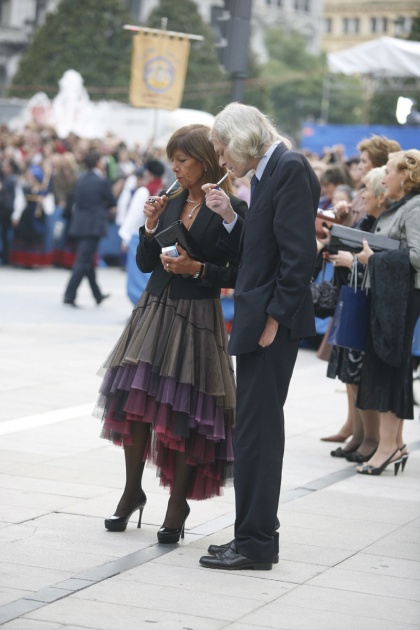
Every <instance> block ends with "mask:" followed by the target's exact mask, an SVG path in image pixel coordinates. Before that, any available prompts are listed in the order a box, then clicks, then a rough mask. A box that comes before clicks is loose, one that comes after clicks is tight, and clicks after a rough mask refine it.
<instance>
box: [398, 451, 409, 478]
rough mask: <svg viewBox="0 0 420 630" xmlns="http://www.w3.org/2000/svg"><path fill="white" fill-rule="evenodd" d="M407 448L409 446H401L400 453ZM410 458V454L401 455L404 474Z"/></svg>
mask: <svg viewBox="0 0 420 630" xmlns="http://www.w3.org/2000/svg"><path fill="white" fill-rule="evenodd" d="M405 448H407V445H406V444H403V445H402V446H401V448H400V451H403V450H404V449H405ZM408 456H409V453H401V460H402V461H401V472H404V468H405V465H406V463H407V460H408Z"/></svg>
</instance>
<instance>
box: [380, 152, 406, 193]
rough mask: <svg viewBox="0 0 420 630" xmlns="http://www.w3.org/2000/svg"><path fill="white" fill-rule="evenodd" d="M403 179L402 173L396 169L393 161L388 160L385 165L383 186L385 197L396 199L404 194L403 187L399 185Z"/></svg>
mask: <svg viewBox="0 0 420 630" xmlns="http://www.w3.org/2000/svg"><path fill="white" fill-rule="evenodd" d="M402 181H403V176H402V174H401V173H400V172H399V171H398V170H397V167H396V165H395V162H394V161H393V160H392V159H391V160H388V162H387V165H386V167H385V175H384V181H383V183H384V186H385V188H386V196H387V199H393V200H396V201H398V200H399V199H402V197H403V196H404V189H403V188H402V186H401V182H402Z"/></svg>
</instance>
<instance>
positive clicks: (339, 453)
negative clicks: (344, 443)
mask: <svg viewBox="0 0 420 630" xmlns="http://www.w3.org/2000/svg"><path fill="white" fill-rule="evenodd" d="M357 449H358V447H356V448H352V449H349V450H347V451H346V450H345V449H344V448H341V446H339V447H338V448H336V449H335V450H334V451H331V453H330V455H331V457H343V458H344V459H345V458H347V455H349V454H350V453H355V452H356V451H357Z"/></svg>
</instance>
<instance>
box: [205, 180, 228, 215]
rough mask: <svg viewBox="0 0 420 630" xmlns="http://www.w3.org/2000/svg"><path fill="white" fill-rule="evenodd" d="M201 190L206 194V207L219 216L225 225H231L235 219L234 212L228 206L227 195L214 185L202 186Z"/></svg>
mask: <svg viewBox="0 0 420 630" xmlns="http://www.w3.org/2000/svg"><path fill="white" fill-rule="evenodd" d="M201 189H202V190H204V192H205V193H206V197H205V202H206V206H207V207H208V208H210V210H213V212H215V213H216V214H219V215H220V216H221V217H222V218H223V220H224V221H226V223H232V221H233V220H234V218H235V211H234V210H233V208H232V206H231V205H230V199H229V197H228V196H227V194H226V193H225V192H224V191H223V190H222V189H221V188H219V187H218V186H217V185H216V184H204V186H201Z"/></svg>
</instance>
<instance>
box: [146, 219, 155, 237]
mask: <svg viewBox="0 0 420 630" xmlns="http://www.w3.org/2000/svg"><path fill="white" fill-rule="evenodd" d="M158 227H159V221H158V222H157V223H156V226H155V227H154V228H153V229H152V230H150V229H149V228H148V227H147V219H146V221H145V222H144V229H145V230H146V232H148V234H154V233H155V232H156V230H157V229H158Z"/></svg>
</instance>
